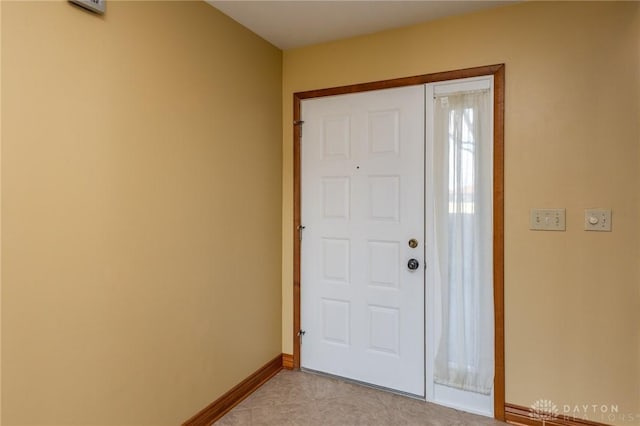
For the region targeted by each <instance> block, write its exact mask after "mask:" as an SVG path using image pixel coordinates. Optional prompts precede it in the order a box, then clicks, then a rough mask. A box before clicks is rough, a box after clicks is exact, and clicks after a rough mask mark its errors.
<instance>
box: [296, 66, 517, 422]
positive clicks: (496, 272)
mask: <svg viewBox="0 0 640 426" xmlns="http://www.w3.org/2000/svg"><path fill="white" fill-rule="evenodd" d="M487 75H493V78H494V88H493V90H494V101H493V111H494V113H493V117H494V120H493V300H494V319H495V324H494V333H495V337H494V338H495V348H494V349H495V378H494V417H495V418H496V419H499V420H504V416H505V371H504V90H505V87H504V86H505V65H504V64H497V65H488V66H483V67H476V68H466V69H461V70H455V71H446V72H439V73H434V74H424V75H418V76H413V77H404V78H397V79H392V80H383V81H375V82H370V83H361V84H354V85H349V86H340V87H332V88H328V89H319V90H310V91H306V92H297V93H294V94H293V123H294V125H293V197H294V202H293V367H294V368H296V369H297V368H300V337H299V336H298V332H299V331H300V239H299V237H298V227H299V226H300V225H301V221H300V220H301V207H302V206H301V186H300V172H301V169H300V168H301V157H300V137H301V122H300V119H301V115H300V112H301V111H300V103H301V101H302V100H303V99H311V98H320V97H325V96H334V95H344V94H348V93H358V92H367V91H371V90H380V89H389V88H395V87H403V86H415V85H419V84H426V83H435V82H439V81H447V80H457V79H460V78H468V77H481V76H487Z"/></svg>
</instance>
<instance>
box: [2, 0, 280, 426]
mask: <svg viewBox="0 0 640 426" xmlns="http://www.w3.org/2000/svg"><path fill="white" fill-rule="evenodd" d="M2 43H3V44H2V89H3V91H2V107H3V109H2V123H3V127H2V229H3V230H5V231H6V232H4V233H3V235H2V257H3V259H2V260H3V265H2V266H3V268H2V284H3V288H2V315H3V316H2V339H3V342H2V343H3V345H2V348H3V352H2V373H3V376H2V390H3V393H2V403H3V413H2V424H3V425H5V426H11V425H88V424H92V425H109V426H114V425H154V426H157V425H176V424H179V423H181V422H182V421H184V420H186V419H187V418H188V417H190V416H191V415H193V414H195V413H196V412H197V411H198V410H200V409H201V408H203V407H204V406H206V405H207V404H208V403H209V402H211V401H213V400H214V399H215V398H217V397H218V396H220V395H221V394H222V393H224V392H226V391H227V390H229V389H230V388H231V387H232V386H234V385H235V384H237V383H238V382H239V381H241V380H242V379H244V378H245V377H246V376H247V375H249V374H250V373H251V372H253V371H255V370H256V369H257V368H259V367H260V366H261V365H263V364H264V363H265V362H267V361H268V360H270V359H272V358H273V357H275V356H276V355H278V354H279V353H280V352H281V290H280V289H281V283H280V281H281V269H280V264H281V253H280V249H281V246H280V235H281V227H280V223H281V207H282V206H281V203H282V195H281V185H282V183H281V158H282V151H281V138H282V129H281V125H280V123H281V94H282V93H281V77H282V72H281V65H282V61H281V60H282V54H281V52H280V51H279V50H278V49H276V48H275V47H273V46H271V45H269V44H268V43H266V42H265V41H264V40H261V39H260V38H258V37H257V36H255V35H254V34H252V33H250V32H249V31H247V30H245V29H244V28H242V27H240V26H239V25H238V24H236V23H235V22H233V21H232V20H230V19H228V18H227V17H225V16H223V15H222V14H220V13H219V12H217V11H216V10H215V9H213V8H212V7H210V6H208V5H206V4H205V3H203V2H139V3H138V2H117V1H109V2H108V3H107V13H106V15H105V16H104V17H99V16H95V15H92V14H89V13H87V12H84V11H83V10H81V9H79V8H77V7H74V6H72V5H70V4H69V3H67V2H66V1H61V2H20V3H17V2H2Z"/></svg>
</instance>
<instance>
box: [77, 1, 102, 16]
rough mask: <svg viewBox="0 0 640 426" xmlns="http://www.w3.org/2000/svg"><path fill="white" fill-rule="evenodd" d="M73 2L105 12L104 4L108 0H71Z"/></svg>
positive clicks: (89, 8) (97, 11)
mask: <svg viewBox="0 0 640 426" xmlns="http://www.w3.org/2000/svg"><path fill="white" fill-rule="evenodd" d="M69 1H70V2H71V3H75V4H77V5H78V6H80V7H84V8H85V9H88V10H90V11H92V12H95V13H99V14H101V15H103V14H104V6H105V2H106V1H107V0H69Z"/></svg>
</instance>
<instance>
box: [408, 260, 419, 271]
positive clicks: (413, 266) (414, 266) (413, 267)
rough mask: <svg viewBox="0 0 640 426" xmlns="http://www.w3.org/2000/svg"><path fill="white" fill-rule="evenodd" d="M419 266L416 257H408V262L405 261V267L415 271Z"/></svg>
mask: <svg viewBox="0 0 640 426" xmlns="http://www.w3.org/2000/svg"><path fill="white" fill-rule="evenodd" d="M419 266H420V262H418V261H417V260H416V259H409V262H408V263H407V268H409V269H410V270H411V271H415V270H416V269H418V267H419Z"/></svg>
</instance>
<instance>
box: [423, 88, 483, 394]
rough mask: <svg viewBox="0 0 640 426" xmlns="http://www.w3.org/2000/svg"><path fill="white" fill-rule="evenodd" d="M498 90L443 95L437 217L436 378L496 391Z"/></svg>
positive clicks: (438, 119) (437, 124) (437, 141)
mask: <svg viewBox="0 0 640 426" xmlns="http://www.w3.org/2000/svg"><path fill="white" fill-rule="evenodd" d="M491 101H492V99H491V92H490V91H488V90H483V91H472V92H466V93H457V94H449V95H446V96H436V98H435V100H434V102H435V105H434V112H435V114H434V119H435V120H434V131H435V138H434V146H433V159H432V160H433V164H432V166H433V168H434V169H433V179H434V182H433V186H432V188H434V189H433V191H434V198H433V200H434V202H433V210H434V211H433V212H432V215H433V218H434V220H435V226H434V231H435V235H434V241H435V253H436V259H434V265H432V266H433V267H434V268H435V281H436V288H437V290H438V291H437V293H438V294H439V295H440V297H441V305H440V308H441V313H442V316H441V318H440V320H441V327H440V328H441V330H440V334H439V339H438V342H437V344H438V345H437V351H436V358H435V371H434V380H435V382H436V383H438V384H441V385H446V386H451V387H454V388H458V389H463V390H466V391H471V392H476V393H481V394H490V393H491V390H492V387H493V376H494V353H493V352H494V347H493V342H494V337H493V327H494V324H493V251H492V247H493V244H492V238H493V237H492V235H493V226H492V225H493V198H492V191H493V190H492V188H493V184H492V183H493V180H492V177H493V149H492V148H493V141H492V140H491V135H492V131H491V126H492V113H491Z"/></svg>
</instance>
